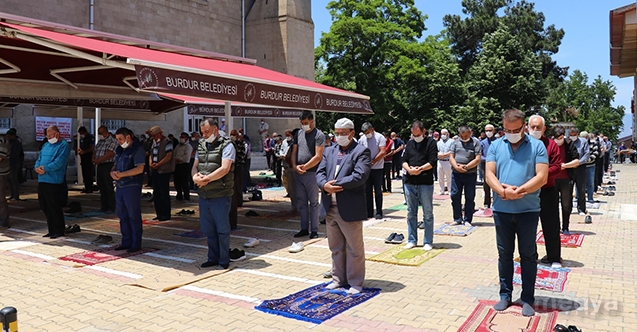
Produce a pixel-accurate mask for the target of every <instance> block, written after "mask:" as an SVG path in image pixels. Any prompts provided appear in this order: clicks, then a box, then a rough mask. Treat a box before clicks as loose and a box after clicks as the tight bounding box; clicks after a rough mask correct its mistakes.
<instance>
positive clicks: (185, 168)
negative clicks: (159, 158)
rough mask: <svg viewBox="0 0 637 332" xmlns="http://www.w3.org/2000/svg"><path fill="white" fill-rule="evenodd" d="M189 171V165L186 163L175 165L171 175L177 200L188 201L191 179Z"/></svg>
mask: <svg viewBox="0 0 637 332" xmlns="http://www.w3.org/2000/svg"><path fill="white" fill-rule="evenodd" d="M190 170H191V168H190V164H188V163H181V164H176V165H175V173H173V176H174V177H173V179H174V182H175V190H176V191H177V199H178V200H181V199H185V200H187V201H189V200H190V179H191V178H192V174H191V172H190Z"/></svg>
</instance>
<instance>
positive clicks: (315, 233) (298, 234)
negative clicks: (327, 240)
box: [294, 229, 319, 239]
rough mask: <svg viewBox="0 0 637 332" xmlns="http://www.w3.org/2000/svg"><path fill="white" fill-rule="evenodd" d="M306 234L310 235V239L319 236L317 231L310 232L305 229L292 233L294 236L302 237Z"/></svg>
mask: <svg viewBox="0 0 637 332" xmlns="http://www.w3.org/2000/svg"><path fill="white" fill-rule="evenodd" d="M308 235H309V236H310V239H316V238H318V237H319V236H318V233H317V232H311V233H310V232H309V231H308V230H307V229H302V230H300V231H299V232H298V233H296V234H294V237H303V236H308Z"/></svg>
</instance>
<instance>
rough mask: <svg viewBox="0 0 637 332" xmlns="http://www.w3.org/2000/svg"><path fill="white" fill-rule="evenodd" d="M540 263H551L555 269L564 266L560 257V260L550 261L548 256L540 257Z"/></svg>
mask: <svg viewBox="0 0 637 332" xmlns="http://www.w3.org/2000/svg"><path fill="white" fill-rule="evenodd" d="M540 263H542V264H544V265H549V266H551V268H553V269H559V268H561V267H562V259H561V258H560V261H559V262H551V261H549V258H548V256H544V257H542V258H541V259H540Z"/></svg>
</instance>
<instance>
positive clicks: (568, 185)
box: [555, 179, 573, 231]
mask: <svg viewBox="0 0 637 332" xmlns="http://www.w3.org/2000/svg"><path fill="white" fill-rule="evenodd" d="M555 188H556V190H557V193H558V194H559V196H560V203H561V204H562V230H564V231H568V230H569V229H568V226H569V223H570V221H571V211H572V210H573V181H572V180H571V179H555Z"/></svg>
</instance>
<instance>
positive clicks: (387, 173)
mask: <svg viewBox="0 0 637 332" xmlns="http://www.w3.org/2000/svg"><path fill="white" fill-rule="evenodd" d="M392 168H393V163H391V162H385V165H384V166H383V191H388V192H391V170H392Z"/></svg>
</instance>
